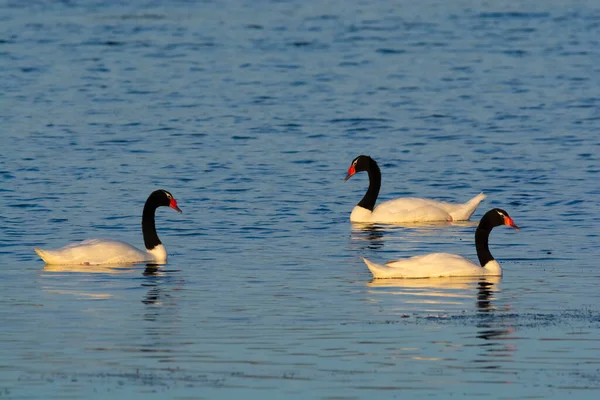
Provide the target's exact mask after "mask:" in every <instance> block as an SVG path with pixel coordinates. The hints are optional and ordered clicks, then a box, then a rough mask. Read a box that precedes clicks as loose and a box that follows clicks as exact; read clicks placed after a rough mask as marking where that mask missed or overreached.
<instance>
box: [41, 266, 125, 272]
mask: <svg viewBox="0 0 600 400" xmlns="http://www.w3.org/2000/svg"><path fill="white" fill-rule="evenodd" d="M133 266H134V264H104V265H83V264H80V265H77V264H74V265H71V264H68V265H61V264H46V265H45V266H44V269H43V271H44V272H79V273H85V274H128V273H132V272H135V268H132V267H133Z"/></svg>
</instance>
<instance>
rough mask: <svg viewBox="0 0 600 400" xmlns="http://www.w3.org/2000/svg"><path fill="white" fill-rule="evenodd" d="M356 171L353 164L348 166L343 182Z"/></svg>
mask: <svg viewBox="0 0 600 400" xmlns="http://www.w3.org/2000/svg"><path fill="white" fill-rule="evenodd" d="M355 173H356V168H354V165H351V166H350V168H348V175H346V177H345V178H344V182H346V181H347V180H348V179H350V178H352V175H354V174H355Z"/></svg>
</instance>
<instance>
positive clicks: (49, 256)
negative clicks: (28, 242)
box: [33, 247, 53, 264]
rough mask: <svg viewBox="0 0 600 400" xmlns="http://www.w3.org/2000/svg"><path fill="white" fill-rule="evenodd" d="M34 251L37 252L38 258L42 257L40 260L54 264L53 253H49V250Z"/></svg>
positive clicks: (36, 249) (37, 249)
mask: <svg viewBox="0 0 600 400" xmlns="http://www.w3.org/2000/svg"><path fill="white" fill-rule="evenodd" d="M33 250H35V252H36V253H37V255H38V256H40V258H41V259H42V260H43V261H44V262H45V263H46V264H52V259H53V257H52V252H51V251H47V250H42V249H40V248H37V247H36V248H34V249H33Z"/></svg>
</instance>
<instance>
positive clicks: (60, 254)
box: [34, 190, 181, 265]
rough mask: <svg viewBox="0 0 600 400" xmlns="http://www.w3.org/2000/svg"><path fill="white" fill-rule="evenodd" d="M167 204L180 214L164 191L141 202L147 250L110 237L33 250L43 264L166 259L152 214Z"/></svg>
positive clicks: (110, 262)
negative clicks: (58, 247)
mask: <svg viewBox="0 0 600 400" xmlns="http://www.w3.org/2000/svg"><path fill="white" fill-rule="evenodd" d="M162 206H167V207H170V208H172V209H174V210H176V211H178V212H180V213H181V210H180V209H179V207H178V206H177V201H176V200H175V198H173V196H172V195H171V193H169V192H167V191H166V190H155V191H154V192H152V193H151V194H150V196H149V197H148V199H147V200H146V204H144V210H143V212H142V233H143V236H144V244H145V245H146V251H142V250H140V249H138V248H136V247H134V246H132V245H130V244H129V243H125V242H120V241H118V240H112V239H88V240H84V241H83V242H79V243H73V244H70V245H67V246H65V247H63V248H60V249H57V250H43V249H39V248H36V249H34V250H35V252H36V253H37V254H38V255H39V256H40V257H41V258H42V260H44V261H45V262H46V264H60V265H103V264H129V263H140V262H151V263H157V264H162V263H165V262H167V250H166V249H165V247H164V246H163V245H162V243H161V241H160V239H159V238H158V235H157V233H156V227H155V225H154V214H155V212H156V209H157V208H158V207H162Z"/></svg>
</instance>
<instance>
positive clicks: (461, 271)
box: [363, 253, 486, 278]
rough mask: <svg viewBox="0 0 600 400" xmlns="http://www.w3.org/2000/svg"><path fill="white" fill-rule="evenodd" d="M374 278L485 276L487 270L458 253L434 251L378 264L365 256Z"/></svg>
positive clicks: (364, 259)
mask: <svg viewBox="0 0 600 400" xmlns="http://www.w3.org/2000/svg"><path fill="white" fill-rule="evenodd" d="M363 261H364V262H365V264H367V267H368V268H369V270H370V271H371V273H372V274H373V277H374V278H437V277H450V276H456V277H458V276H483V275H486V270H485V269H484V268H481V267H480V266H478V265H477V264H474V263H473V262H471V261H469V260H467V259H466V258H464V257H461V256H459V255H456V254H448V253H433V254H427V255H424V256H417V257H411V258H406V259H402V260H396V261H390V262H388V263H386V264H377V263H374V262H372V261H369V260H367V259H366V258H363Z"/></svg>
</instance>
